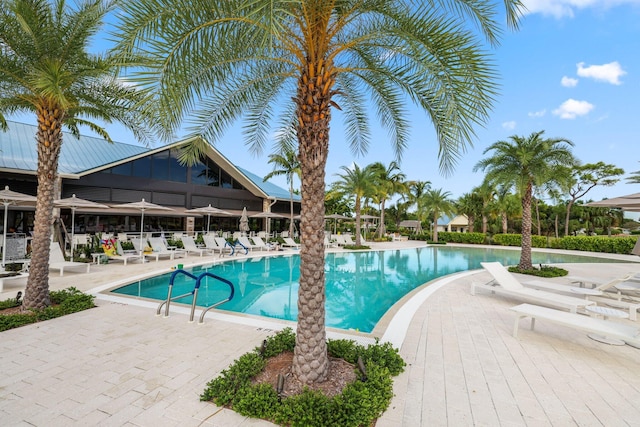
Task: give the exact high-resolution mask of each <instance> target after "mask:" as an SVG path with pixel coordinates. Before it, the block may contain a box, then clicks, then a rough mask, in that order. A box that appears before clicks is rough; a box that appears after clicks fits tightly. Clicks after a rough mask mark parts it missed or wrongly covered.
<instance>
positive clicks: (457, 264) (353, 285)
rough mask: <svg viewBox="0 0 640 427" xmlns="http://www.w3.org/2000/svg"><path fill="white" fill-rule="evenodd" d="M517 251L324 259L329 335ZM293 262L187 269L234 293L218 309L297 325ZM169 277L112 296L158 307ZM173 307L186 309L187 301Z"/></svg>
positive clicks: (208, 296) (371, 321) (207, 298)
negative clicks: (425, 287)
mask: <svg viewBox="0 0 640 427" xmlns="http://www.w3.org/2000/svg"><path fill="white" fill-rule="evenodd" d="M519 259H520V251H514V250H505V249H482V248H454V247H446V246H443V247H423V248H414V249H403V250H387V251H370V252H369V251H367V252H339V253H329V254H327V255H326V262H325V272H326V294H327V302H326V312H327V313H326V323H327V326H329V327H335V328H340V329H356V330H360V331H362V332H371V331H372V330H373V328H374V327H375V325H376V323H377V322H378V321H379V320H380V318H381V317H382V316H383V315H384V313H385V312H386V311H387V310H388V309H389V308H390V307H391V306H392V305H393V304H395V303H396V302H397V301H398V300H400V299H401V298H402V297H403V296H404V295H406V294H407V293H408V292H410V291H412V290H413V289H415V288H417V287H418V286H420V285H422V284H424V283H426V282H428V281H430V280H433V279H435V278H437V277H441V276H445V275H447V274H451V273H456V272H460V271H467V270H473V269H477V268H481V266H480V263H481V262H484V261H499V262H501V263H502V264H503V265H514V264H517V263H518V261H519ZM532 260H533V263H534V264H550V263H568V262H571V263H580V262H590V263H594V262H611V260H606V259H602V258H593V257H587V256H572V255H559V254H551V253H537V252H534V253H533V254H532ZM299 266H300V257H299V255H297V254H291V255H283V256H273V257H259V258H248V259H247V258H244V259H236V260H233V261H227V262H223V263H219V264H216V265H210V266H200V267H194V268H190V269H188V271H189V272H190V273H192V274H194V275H196V276H198V275H199V274H201V273H203V272H205V271H208V272H210V273H213V274H215V275H218V276H220V277H223V278H225V279H227V280H230V281H231V282H232V283H233V284H234V286H235V297H234V298H233V300H232V301H229V302H227V303H225V304H223V305H221V306H219V307H218V308H219V309H221V310H227V311H233V312H239V313H247V314H254V315H258V316H266V317H272V318H277V319H285V320H296V318H297V315H298V308H297V299H298V298H297V296H298V284H299V283H298V280H299V277H300V271H299ZM170 276H171V273H167V274H163V275H160V276H156V277H153V278H149V279H145V280H142V281H138V282H135V283H131V284H129V285H127V286H124V287H121V288H118V289H115V290H113V291H112V292H115V293H118V294H126V295H131V296H137V297H143V298H151V299H156V300H164V299H166V297H167V290H168V284H169V277H170ZM193 285H194V281H193V280H192V279H189V278H187V277H185V276H182V275H178V276H177V277H176V280H175V282H174V290H173V295H174V296H177V295H182V294H185V293H188V292H190V291H191V290H192V289H193ZM228 294H229V287H228V286H227V285H224V284H222V283H220V282H219V281H216V280H213V279H210V278H206V279H204V280H203V283H202V285H201V288H200V291H199V295H198V306H202V307H208V306H210V305H212V304H213V303H215V302H217V301H220V300H223V299H225V298H226V297H227V296H228ZM176 302H178V303H184V304H191V296H189V297H186V298H182V299H180V300H178V301H176Z"/></svg>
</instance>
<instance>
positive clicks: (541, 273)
mask: <svg viewBox="0 0 640 427" xmlns="http://www.w3.org/2000/svg"><path fill="white" fill-rule="evenodd" d="M509 271H510V272H512V273H520V274H529V275H531V276H538V277H563V276H566V275H567V274H569V272H568V271H567V270H565V269H564V268H560V267H552V266H549V265H540V268H535V267H533V268H531V269H526V270H522V269H519V268H518V267H517V266H516V267H509Z"/></svg>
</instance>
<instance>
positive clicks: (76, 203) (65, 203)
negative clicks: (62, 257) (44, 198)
mask: <svg viewBox="0 0 640 427" xmlns="http://www.w3.org/2000/svg"><path fill="white" fill-rule="evenodd" d="M53 204H54V205H56V206H60V207H65V208H70V209H71V259H72V260H73V249H74V246H75V243H76V242H75V240H74V238H73V237H74V232H75V228H76V210H77V209H78V208H81V209H82V208H92V209H95V208H98V209H107V208H109V206H107V205H103V204H101V203H96V202H92V201H91V200H85V199H80V198H79V197H76V195H75V194H74V195H72V196H71V197H67V198H66V199H58V200H54V201H53Z"/></svg>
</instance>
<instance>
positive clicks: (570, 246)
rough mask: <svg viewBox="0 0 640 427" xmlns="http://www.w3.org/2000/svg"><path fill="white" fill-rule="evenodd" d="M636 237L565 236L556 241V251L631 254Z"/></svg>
mask: <svg viewBox="0 0 640 427" xmlns="http://www.w3.org/2000/svg"><path fill="white" fill-rule="evenodd" d="M636 240H637V238H636V237H626V236H625V237H601V236H565V237H563V238H562V239H557V240H554V241H553V242H552V244H551V247H552V248H555V249H566V250H574V251H587V252H604V253H610V254H627V255H628V254H631V250H632V249H633V247H634V246H635V244H636Z"/></svg>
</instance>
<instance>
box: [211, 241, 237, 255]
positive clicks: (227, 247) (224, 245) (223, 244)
mask: <svg viewBox="0 0 640 427" xmlns="http://www.w3.org/2000/svg"><path fill="white" fill-rule="evenodd" d="M215 240H216V243H217V244H218V246H220V248H221V250H222V251H221V252H220V254H221V255H222V254H224V253H225V252H229V253H230V254H231V253H233V252H234V251H235V249H234V248H233V245H232V244H231V243H229V242H227V239H225V238H224V237H216V238H215Z"/></svg>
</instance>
